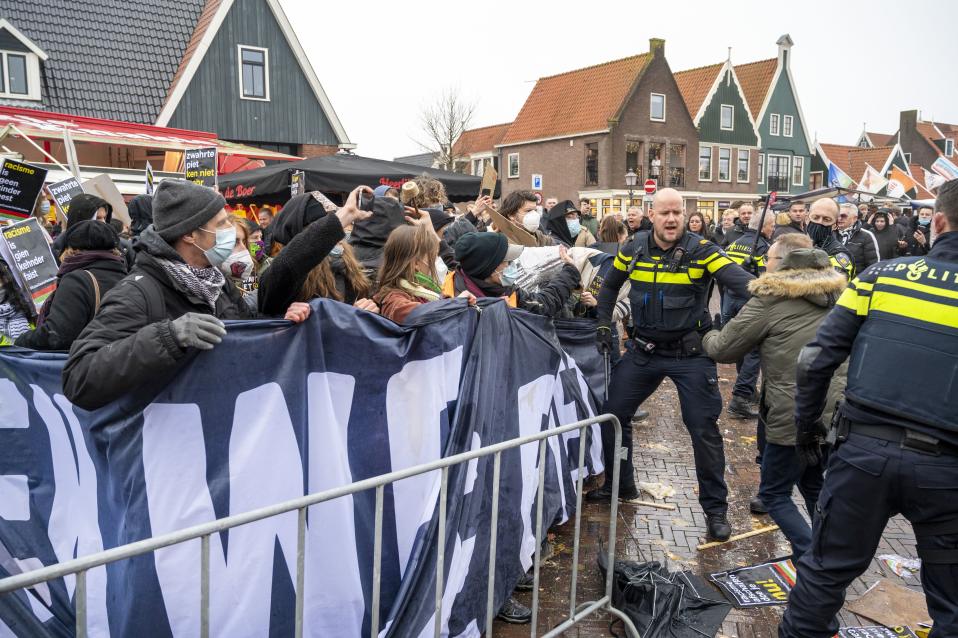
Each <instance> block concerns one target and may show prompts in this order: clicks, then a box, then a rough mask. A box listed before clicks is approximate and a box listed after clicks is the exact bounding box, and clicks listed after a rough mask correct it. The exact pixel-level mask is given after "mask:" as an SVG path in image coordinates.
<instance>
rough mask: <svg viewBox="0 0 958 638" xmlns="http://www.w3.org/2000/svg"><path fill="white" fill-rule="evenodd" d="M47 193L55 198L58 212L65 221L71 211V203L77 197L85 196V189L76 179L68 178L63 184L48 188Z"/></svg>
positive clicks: (55, 184) (52, 185) (57, 183)
mask: <svg viewBox="0 0 958 638" xmlns="http://www.w3.org/2000/svg"><path fill="white" fill-rule="evenodd" d="M47 192H48V193H50V197H52V198H53V203H54V205H56V207H57V211H58V212H59V213H60V215H61V216H62V217H63V218H64V219H65V218H66V216H67V214H68V213H69V211H70V201H71V200H72V199H73V198H74V197H76V196H77V195H82V194H83V187H82V186H80V181H79V180H78V179H77V178H76V177H68V178H67V179H65V180H63V181H62V182H56V183H54V184H50V185H49V186H47Z"/></svg>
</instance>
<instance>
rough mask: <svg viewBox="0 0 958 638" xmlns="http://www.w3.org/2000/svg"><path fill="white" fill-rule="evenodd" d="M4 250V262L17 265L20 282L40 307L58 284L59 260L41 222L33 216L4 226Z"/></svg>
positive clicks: (15, 267) (14, 266) (2, 251)
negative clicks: (51, 250) (51, 249)
mask: <svg viewBox="0 0 958 638" xmlns="http://www.w3.org/2000/svg"><path fill="white" fill-rule="evenodd" d="M2 249H3V250H0V254H2V256H3V259H4V261H6V262H7V263H9V264H10V265H12V266H13V270H14V272H15V274H16V277H17V281H18V282H19V284H20V286H21V287H22V288H23V289H24V290H25V291H27V292H28V293H29V296H30V299H31V300H32V301H33V303H34V304H35V305H36V307H37V309H38V310H39V309H40V307H41V306H42V305H43V302H44V301H46V298H47V297H49V296H50V295H51V294H52V293H53V291H54V289H55V288H56V285H57V262H56V261H55V260H54V259H53V253H52V252H50V245H49V244H48V243H47V238H46V235H45V234H44V233H43V229H42V228H40V222H38V221H37V220H36V219H34V218H31V219H28V220H26V221H22V222H20V223H19V224H13V225H12V226H7V227H6V228H4V229H3V246H2Z"/></svg>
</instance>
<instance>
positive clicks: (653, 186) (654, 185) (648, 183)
mask: <svg viewBox="0 0 958 638" xmlns="http://www.w3.org/2000/svg"><path fill="white" fill-rule="evenodd" d="M658 187H659V185H658V182H656V180H654V179H647V180H645V194H646V195H655V191H656V190H657V189H658Z"/></svg>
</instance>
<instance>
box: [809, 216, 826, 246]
mask: <svg viewBox="0 0 958 638" xmlns="http://www.w3.org/2000/svg"><path fill="white" fill-rule="evenodd" d="M805 233H806V234H807V235H808V236H809V237H810V238H811V240H812V244H814V245H815V246H816V247H817V246H821V245H822V244H824V243H825V241H826V240H827V239H828V238H829V236H830V235H831V234H832V229H831V228H829V227H828V226H823V225H822V224H819V223H818V222H808V226H807V227H806V228H805Z"/></svg>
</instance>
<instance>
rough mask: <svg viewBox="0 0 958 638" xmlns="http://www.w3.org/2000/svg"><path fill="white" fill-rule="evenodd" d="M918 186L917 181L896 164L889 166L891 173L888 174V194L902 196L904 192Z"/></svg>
mask: <svg viewBox="0 0 958 638" xmlns="http://www.w3.org/2000/svg"><path fill="white" fill-rule="evenodd" d="M916 186H918V182H916V181H915V180H913V179H912V178H911V177H910V176H909V175H908V173H906V172H905V171H903V170H901V169H900V168H898V167H897V166H892V167H891V174H890V175H889V176H888V194H889V195H891V196H892V197H904V196H905V193H907V192H908V191H910V190H912V189H913V188H915V187H916Z"/></svg>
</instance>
